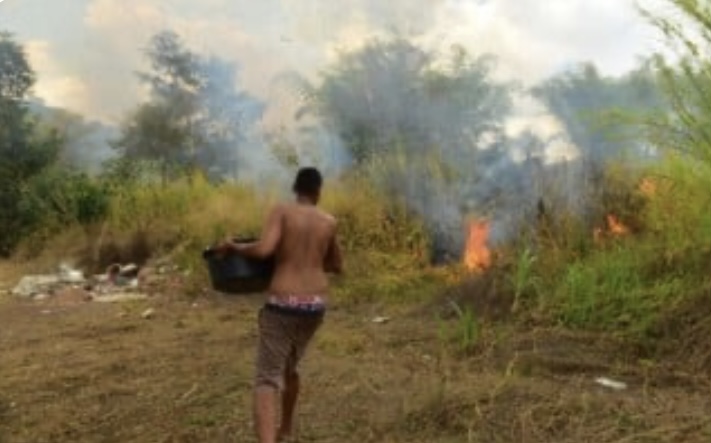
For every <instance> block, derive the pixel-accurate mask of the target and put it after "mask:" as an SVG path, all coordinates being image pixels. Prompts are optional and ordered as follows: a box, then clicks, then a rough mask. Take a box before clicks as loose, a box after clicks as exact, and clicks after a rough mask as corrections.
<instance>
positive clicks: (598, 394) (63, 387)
mask: <svg viewBox="0 0 711 443" xmlns="http://www.w3.org/2000/svg"><path fill="white" fill-rule="evenodd" d="M258 303H259V301H258V299H256V298H231V299H230V298H222V297H215V296H210V297H208V298H204V299H201V300H198V301H197V304H193V302H188V301H184V300H183V299H182V298H181V297H167V296H163V297H160V298H156V299H153V300H151V301H149V302H140V303H137V304H127V305H111V306H106V305H98V304H85V305H65V306H56V305H55V306H48V305H42V304H33V305H21V304H18V303H16V302H12V303H6V304H4V305H2V306H0V321H2V324H3V331H5V332H4V333H3V334H2V335H1V336H0V347H1V348H2V349H3V365H2V366H0V393H1V394H0V441H3V442H5V443H15V442H18V443H19V442H23V443H24V442H32V443H43V442H98V441H101V442H107V443H109V442H121V443H128V442H147V443H152V442H207V441H209V442H252V441H254V439H253V437H252V435H251V418H250V412H249V402H250V380H251V376H252V364H253V352H254V345H255V340H256V336H255V331H254V321H255V318H256V309H257V307H258ZM148 306H150V307H153V308H154V309H155V311H156V316H155V317H154V318H152V319H148V320H145V319H142V318H141V315H140V314H141V312H142V311H143V310H144V309H145V308H146V307H148ZM380 309H381V310H375V309H373V308H372V307H366V306H365V305H364V306H361V307H357V308H353V307H350V308H349V307H347V306H343V305H336V306H334V307H333V310H332V311H331V313H330V315H329V317H328V319H327V322H326V324H325V326H324V328H323V329H322V330H321V331H320V334H319V335H318V337H317V339H316V341H315V343H314V346H313V348H312V349H311V351H310V353H309V354H308V357H307V359H306V360H305V362H304V367H303V374H304V381H305V385H304V389H303V402H302V404H301V408H300V424H301V426H300V435H301V440H300V441H302V442H324V443H326V442H334V443H335V442H374V443H375V442H379V443H382V442H409V443H412V442H416V443H418V442H421V443H425V442H428V443H445V442H447V443H448V442H452V443H454V442H482V443H483V442H486V443H491V442H531V443H535V442H551V441H556V442H571V443H573V442H576V443H578V442H596V443H600V442H603V443H604V442H609V443H622V442H672V441H685V442H692V443H693V442H706V441H708V439H709V438H710V437H711V423H710V422H709V418H708V417H709V416H711V407H710V406H709V403H708V395H709V385H708V383H704V382H703V379H701V378H700V379H695V378H693V377H690V376H687V377H682V376H676V377H671V376H670V374H671V372H670V370H667V369H665V370H661V369H659V370H656V371H655V367H651V366H643V365H639V364H637V363H635V362H634V360H626V359H624V356H623V355H621V354H620V353H619V352H620V348H618V347H617V344H616V343H614V341H610V340H608V339H606V338H605V337H602V336H595V335H585V336H583V335H578V334H572V333H565V332H563V331H539V332H536V331H522V332H517V331H516V330H514V329H511V328H510V327H505V326H502V325H499V326H496V325H493V324H486V325H485V326H484V329H485V330H484V333H483V334H482V337H483V338H482V342H481V343H480V345H479V346H478V348H477V351H476V353H474V354H471V355H470V356H469V357H467V358H463V357H461V356H460V355H459V354H456V353H453V350H451V349H450V348H449V347H448V346H447V345H446V344H443V343H442V342H441V341H440V340H439V338H438V335H437V332H436V331H437V328H438V327H439V326H440V324H439V323H438V322H437V321H435V319H434V315H431V313H429V314H428V313H423V312H422V311H421V310H420V311H419V312H418V310H412V309H406V308H403V307H401V308H394V307H390V308H385V307H382V308H380ZM47 311H49V312H47ZM376 315H386V316H390V317H391V321H390V322H388V323H386V324H376V323H373V322H372V321H371V319H372V318H373V317H374V316H376ZM600 375H608V376H612V377H619V378H621V379H623V380H625V381H626V382H628V383H629V389H628V390H626V391H622V392H613V391H607V390H605V389H604V388H601V387H599V386H596V385H595V384H594V383H593V379H594V377H597V376H600Z"/></svg>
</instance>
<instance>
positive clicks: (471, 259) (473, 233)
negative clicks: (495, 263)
mask: <svg viewBox="0 0 711 443" xmlns="http://www.w3.org/2000/svg"><path fill="white" fill-rule="evenodd" d="M490 228H491V224H490V222H488V221H485V220H480V221H473V222H470V223H469V225H468V232H467V242H466V246H465V248H464V266H466V268H467V269H468V270H470V271H479V272H480V271H484V270H486V269H487V268H489V266H491V251H490V250H489V247H488V246H487V241H488V239H489V231H490Z"/></svg>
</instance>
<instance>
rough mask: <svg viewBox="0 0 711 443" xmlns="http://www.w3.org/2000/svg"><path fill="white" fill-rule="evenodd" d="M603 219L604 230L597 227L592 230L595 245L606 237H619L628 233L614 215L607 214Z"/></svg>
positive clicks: (626, 228)
mask: <svg viewBox="0 0 711 443" xmlns="http://www.w3.org/2000/svg"><path fill="white" fill-rule="evenodd" d="M605 219H606V221H607V227H606V228H601V227H597V228H595V229H593V239H594V241H595V243H600V242H601V241H602V240H603V239H604V238H605V237H607V236H608V235H611V236H613V237H620V236H623V235H627V234H629V233H630V230H629V228H628V227H627V226H625V224H624V223H622V222H621V221H620V219H619V218H617V216H616V215H614V214H607V216H606V218H605Z"/></svg>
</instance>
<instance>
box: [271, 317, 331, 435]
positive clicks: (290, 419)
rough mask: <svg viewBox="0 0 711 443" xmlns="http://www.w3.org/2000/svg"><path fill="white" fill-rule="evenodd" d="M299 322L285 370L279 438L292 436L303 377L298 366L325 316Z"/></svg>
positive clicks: (299, 320)
mask: <svg viewBox="0 0 711 443" xmlns="http://www.w3.org/2000/svg"><path fill="white" fill-rule="evenodd" d="M296 321H297V322H298V323H297V324H296V325H295V327H294V328H293V330H294V332H295V337H294V347H293V348H292V349H291V354H290V355H289V361H288V363H287V365H286V368H285V371H284V391H283V392H282V395H281V426H280V427H279V439H286V438H288V437H290V436H291V434H292V432H293V430H294V411H295V410H296V403H297V401H298V399H299V389H300V387H301V378H300V377H299V372H298V370H297V367H298V365H299V362H300V361H301V359H302V357H303V356H304V353H305V352H306V348H307V347H308V345H309V343H310V342H311V339H312V338H313V336H314V334H315V333H316V330H318V328H319V327H320V326H321V323H322V322H323V317H322V316H318V317H316V318H306V319H298V320H296Z"/></svg>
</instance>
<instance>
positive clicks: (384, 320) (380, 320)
mask: <svg viewBox="0 0 711 443" xmlns="http://www.w3.org/2000/svg"><path fill="white" fill-rule="evenodd" d="M389 321H390V317H375V318H374V319H373V323H377V324H383V323H387V322H389Z"/></svg>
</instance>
